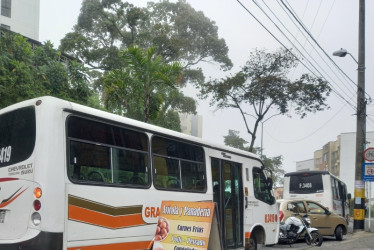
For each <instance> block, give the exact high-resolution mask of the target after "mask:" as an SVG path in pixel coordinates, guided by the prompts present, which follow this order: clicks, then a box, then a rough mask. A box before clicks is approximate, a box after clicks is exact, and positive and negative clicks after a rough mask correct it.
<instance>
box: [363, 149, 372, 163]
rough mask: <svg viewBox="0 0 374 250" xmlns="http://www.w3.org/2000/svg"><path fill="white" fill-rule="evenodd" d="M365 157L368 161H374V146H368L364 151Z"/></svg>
mask: <svg viewBox="0 0 374 250" xmlns="http://www.w3.org/2000/svg"><path fill="white" fill-rule="evenodd" d="M364 159H365V160H367V161H374V148H367V149H366V150H365V151H364Z"/></svg>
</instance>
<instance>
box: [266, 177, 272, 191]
mask: <svg viewBox="0 0 374 250" xmlns="http://www.w3.org/2000/svg"><path fill="white" fill-rule="evenodd" d="M266 188H267V189H268V190H271V189H272V188H273V179H272V178H270V177H268V178H267V179H266Z"/></svg>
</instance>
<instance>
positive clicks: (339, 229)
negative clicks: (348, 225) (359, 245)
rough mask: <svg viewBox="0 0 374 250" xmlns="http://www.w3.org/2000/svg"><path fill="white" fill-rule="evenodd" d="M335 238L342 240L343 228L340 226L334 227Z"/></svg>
mask: <svg viewBox="0 0 374 250" xmlns="http://www.w3.org/2000/svg"><path fill="white" fill-rule="evenodd" d="M335 238H336V240H339V241H341V240H343V228H342V227H341V226H338V227H337V228H336V229H335Z"/></svg>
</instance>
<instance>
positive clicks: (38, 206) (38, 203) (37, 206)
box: [34, 200, 42, 211]
mask: <svg viewBox="0 0 374 250" xmlns="http://www.w3.org/2000/svg"><path fill="white" fill-rule="evenodd" d="M41 207H42V203H41V202H40V200H34V209H35V211H39V209H40V208H41Z"/></svg>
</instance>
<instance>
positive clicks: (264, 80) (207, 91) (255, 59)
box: [200, 49, 331, 151]
mask: <svg viewBox="0 0 374 250" xmlns="http://www.w3.org/2000/svg"><path fill="white" fill-rule="evenodd" d="M296 66H297V61H296V59H295V57H294V56H293V55H292V54H290V53H289V52H287V51H284V50H282V49H279V50H277V51H275V52H273V53H271V52H266V51H265V50H258V49H255V50H254V51H253V52H251V53H250V59H249V60H248V61H247V63H246V65H245V66H243V67H242V69H241V70H240V71H239V72H238V73H236V74H235V75H233V76H230V77H226V78H224V79H220V80H212V81H209V82H207V83H205V84H203V85H201V94H200V96H201V97H202V98H205V99H207V98H211V102H210V105H211V106H213V105H216V106H217V107H218V108H219V109H226V108H234V109H238V110H239V112H240V114H241V116H242V118H243V122H244V123H245V126H246V128H247V132H248V134H250V136H251V142H250V146H249V151H253V150H254V143H255V140H256V133H257V129H258V126H259V123H260V122H261V121H263V119H264V118H265V117H266V116H267V115H268V116H269V115H277V114H281V115H289V116H291V113H292V112H294V113H295V114H297V115H299V116H300V117H301V118H304V117H305V116H306V115H307V114H308V113H310V112H317V111H321V110H324V109H325V108H327V107H328V106H327V104H326V98H327V96H329V94H330V92H331V88H330V87H329V85H328V83H327V82H326V81H324V80H323V79H321V78H317V77H313V76H311V75H309V74H303V75H301V76H300V78H299V79H296V80H291V79H289V78H288V73H289V71H290V70H291V69H293V68H295V67H296ZM248 115H250V116H251V117H254V119H255V122H254V123H253V124H252V126H251V124H250V123H249V122H248V121H247V117H248Z"/></svg>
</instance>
